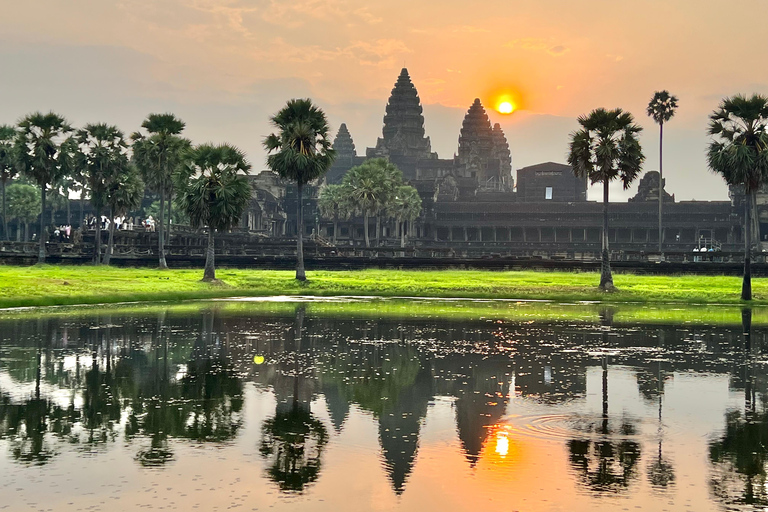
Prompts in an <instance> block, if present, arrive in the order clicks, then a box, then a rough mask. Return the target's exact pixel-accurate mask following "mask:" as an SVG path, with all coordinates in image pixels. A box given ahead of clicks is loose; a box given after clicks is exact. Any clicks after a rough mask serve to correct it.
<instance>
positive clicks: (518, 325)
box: [0, 304, 768, 505]
mask: <svg viewBox="0 0 768 512" xmlns="http://www.w3.org/2000/svg"><path fill="white" fill-rule="evenodd" d="M191 308H192V309H193V310H192V311H191V313H192V314H189V313H190V312H188V311H175V310H173V309H170V310H168V311H165V310H149V311H148V312H146V313H142V314H139V315H133V314H126V313H122V312H121V310H120V309H115V310H113V311H112V313H101V314H97V315H93V316H83V317H81V318H78V317H75V318H69V317H66V316H63V317H56V316H52V317H47V318H46V317H44V318H35V319H31V320H28V319H6V320H2V321H0V446H1V447H2V449H3V450H4V452H5V453H3V454H2V457H9V458H11V459H12V460H15V461H16V462H17V463H18V464H22V465H25V466H34V465H47V464H51V463H53V462H55V461H56V460H57V458H61V457H63V456H65V454H68V453H76V454H78V455H80V456H86V457H99V456H101V455H103V454H106V453H108V452H109V451H110V450H112V449H117V448H118V446H126V447H127V449H128V450H130V451H131V453H132V457H133V459H134V463H135V464H137V465H139V466H140V467H144V468H148V469H151V468H160V469H162V468H164V467H166V466H168V465H169V464H173V463H174V462H176V461H177V459H178V455H177V453H178V450H179V448H180V446H182V444H181V443H193V444H194V445H197V446H209V445H210V446H228V445H232V444H233V443H236V442H237V440H238V439H239V438H240V435H241V432H242V431H243V429H245V428H246V426H247V425H246V424H247V422H248V419H247V418H248V414H247V410H248V403H249V402H248V400H247V396H248V390H249V389H253V390H255V391H256V392H258V393H262V394H263V393H268V394H269V396H270V397H272V402H270V403H271V404H272V405H270V408H271V410H270V411H269V412H268V414H266V413H265V414H264V415H262V416H260V417H259V426H258V436H257V439H255V440H254V442H253V443H252V444H253V446H251V447H250V450H251V451H252V452H253V457H256V458H257V459H258V460H260V461H261V465H262V467H263V472H264V473H263V474H264V476H266V477H267V478H269V479H270V480H271V481H272V482H274V483H275V484H276V485H277V488H278V489H280V490H281V492H286V493H302V492H304V491H306V490H308V489H310V488H311V487H312V486H313V485H314V484H315V483H316V482H317V480H318V478H319V477H320V476H321V475H322V474H323V473H324V471H326V470H327V471H333V468H327V466H326V464H327V461H326V459H327V452H328V450H329V446H330V445H331V442H332V440H333V439H334V437H338V436H339V435H341V433H343V432H344V431H345V429H347V428H350V427H348V423H349V421H350V418H351V416H352V414H353V412H354V413H355V414H363V416H364V417H366V418H368V420H367V421H373V422H374V423H375V426H376V430H377V435H378V442H379V450H378V451H379V457H380V461H381V465H382V467H383V470H384V471H385V473H386V475H387V478H388V480H389V483H390V486H391V489H392V491H394V493H395V494H396V495H400V494H402V493H403V492H404V491H405V490H406V489H407V487H408V485H409V479H410V477H411V475H412V473H413V470H414V466H415V464H416V463H417V461H418V459H419V456H420V450H422V446H421V445H422V437H423V435H424V432H423V431H424V428H425V424H426V419H427V416H428V415H429V414H430V410H432V409H434V408H435V407H436V405H435V404H436V403H438V402H439V403H440V404H445V403H446V401H447V403H448V404H449V407H450V410H451V411H452V415H453V420H452V421H453V425H454V428H455V438H454V439H455V442H457V443H458V446H459V447H460V450H461V452H462V454H463V457H464V459H465V460H466V464H467V466H468V467H470V468H476V467H480V466H482V465H483V464H492V465H499V467H502V466H503V465H505V464H506V465H508V464H514V463H515V460H516V458H517V457H520V455H519V453H518V452H519V450H521V449H523V448H524V447H522V448H521V439H524V438H527V437H529V436H532V437H534V438H536V437H537V436H538V437H542V438H544V437H547V436H559V441H560V442H561V443H562V445H563V446H564V447H565V449H566V450H567V452H566V453H567V466H568V472H569V474H570V475H571V477H572V478H573V479H574V481H575V482H576V483H577V486H578V487H579V488H580V489H582V490H583V492H587V493H593V494H595V495H602V494H614V495H615V494H622V493H626V492H630V491H631V490H632V489H637V488H640V487H644V486H649V488H652V489H655V490H656V491H657V492H667V491H668V490H669V489H673V488H674V487H675V486H676V485H677V482H678V480H679V478H680V476H679V475H680V473H681V472H680V469H679V468H677V467H675V464H676V462H675V461H676V460H679V457H678V458H677V459H676V457H675V456H674V455H675V453H674V450H673V451H670V449H669V447H668V444H667V441H666V440H667V439H668V437H669V433H668V431H669V426H668V425H667V421H668V420H667V416H666V415H667V414H670V412H669V411H668V409H669V408H670V407H675V405H674V403H673V404H669V403H667V401H666V393H667V388H669V387H670V386H672V387H673V388H674V387H675V386H676V385H677V380H678V379H683V380H684V379H686V378H688V377H689V376H691V375H703V376H706V375H714V376H721V377H722V378H724V379H726V380H725V381H724V382H725V383H726V384H725V386H726V387H727V390H728V392H729V393H731V395H733V394H734V392H736V393H737V394H739V396H742V397H743V400H741V401H740V402H739V403H731V402H732V401H731V402H727V405H728V407H726V408H725V409H724V410H722V411H721V412H720V413H718V416H717V417H718V418H719V419H717V420H716V421H715V420H713V424H712V425H708V426H707V428H709V431H708V432H705V437H706V438H707V439H709V441H708V453H707V458H708V459H709V462H710V467H709V470H708V471H709V472H710V478H709V480H710V489H709V492H710V493H711V495H712V496H713V498H714V499H716V500H719V501H721V502H722V503H727V504H749V505H766V504H768V495H767V494H766V491H765V489H766V486H765V484H766V471H765V468H766V463H768V460H767V459H768V455H766V454H767V453H768V452H766V449H765V448H764V447H765V446H768V427H766V425H767V424H768V423H767V422H766V420H768V418H766V409H765V396H766V395H765V392H766V390H767V389H768V385H767V384H768V382H767V381H766V377H765V373H764V371H762V370H763V366H762V363H761V361H762V359H761V357H762V356H763V347H764V346H765V345H764V340H765V336H766V334H767V333H768V329H765V328H762V327H760V328H753V329H752V330H751V335H750V336H749V337H748V338H745V337H744V335H743V334H742V332H741V329H740V328H739V327H738V326H736V327H735V328H734V327H733V326H731V327H690V326H679V325H654V326H644V327H637V326H623V325H616V324H614V323H613V322H612V321H611V318H610V316H611V315H610V314H603V315H602V316H601V318H603V322H602V323H603V324H606V325H599V323H596V324H594V325H589V324H569V323H567V322H562V323H536V322H533V323H530V322H512V321H499V320H490V319H489V320H475V321H451V320H446V319H437V318H393V319H386V318H385V319H381V318H377V319H368V318H365V317H359V318H355V316H354V315H351V316H349V317H346V316H333V315H316V314H312V313H311V312H308V311H307V310H306V308H305V306H304V305H300V304H297V305H295V306H292V307H291V308H288V309H286V308H285V307H283V308H281V309H280V311H279V312H277V313H275V312H269V313H264V312H261V311H259V310H257V311H255V312H249V313H247V314H244V313H243V312H242V310H235V311H230V309H228V307H227V306H226V305H221V306H219V305H208V306H204V307H202V309H200V310H199V311H198V310H196V309H195V308H196V307H195V306H191ZM617 390H618V391H617ZM633 396H635V397H636V398H632V397H633ZM729 396H730V395H729ZM614 397H618V399H617V401H615V402H613V401H612V400H613V399H614ZM627 397H629V398H627ZM630 398H631V400H630ZM674 400H675V401H677V400H679V398H675V399H674ZM441 407H442V406H441ZM541 411H555V412H557V413H558V414H559V415H558V414H550V415H540V416H541V417H538V416H537V415H539V413H540V412H541ZM528 413H530V416H531V417H534V416H536V419H535V420H532V421H528V420H527V419H526V414H528ZM446 442H449V443H450V442H454V441H451V440H450V439H448V440H447V441H446ZM670 442H671V441H670ZM523 444H525V443H523ZM677 449H678V450H679V449H680V448H679V446H678V448H677ZM677 455H679V453H677Z"/></svg>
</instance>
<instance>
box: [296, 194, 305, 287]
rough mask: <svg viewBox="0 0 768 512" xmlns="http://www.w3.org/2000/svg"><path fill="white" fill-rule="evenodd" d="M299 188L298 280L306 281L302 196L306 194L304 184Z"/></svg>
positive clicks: (297, 230) (297, 223)
mask: <svg viewBox="0 0 768 512" xmlns="http://www.w3.org/2000/svg"><path fill="white" fill-rule="evenodd" d="M297 186H298V189H299V190H298V192H299V196H298V203H297V205H296V215H298V218H297V220H296V228H297V229H296V279H297V280H298V281H306V280H307V275H306V274H305V272H304V201H303V200H302V196H303V193H304V184H303V183H301V182H298V183H297Z"/></svg>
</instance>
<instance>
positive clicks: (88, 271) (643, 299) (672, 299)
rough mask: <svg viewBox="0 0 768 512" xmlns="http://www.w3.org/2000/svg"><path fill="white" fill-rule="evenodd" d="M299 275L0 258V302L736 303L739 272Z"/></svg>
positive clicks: (763, 298) (766, 290) (758, 291)
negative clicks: (361, 298)
mask: <svg viewBox="0 0 768 512" xmlns="http://www.w3.org/2000/svg"><path fill="white" fill-rule="evenodd" d="M307 275H308V278H309V282H307V283H298V282H297V281H295V280H294V279H293V276H294V273H293V272H291V271H271V270H229V269H223V270H219V271H218V272H217V277H219V279H221V280H222V281H223V283H222V284H214V285H211V284H207V283H201V282H200V278H201V277H202V270H199V269H195V270H176V269H174V270H167V271H160V270H154V269H145V268H113V267H88V266H52V265H47V266H34V267H14V266H0V307H3V308H8V307H19V306H50V305H73V304H97V303H114V302H130V301H178V300H184V299H197V298H214V297H232V296H264V295H319V296H333V295H379V296H389V297H392V296H405V297H467V298H493V299H527V300H530V299H544V300H554V301H561V302H574V301H602V302H604V303H607V304H621V303H628V302H637V303H646V304H663V303H684V304H739V303H740V300H739V292H740V287H741V278H739V277H726V276H645V275H644V276H638V275H632V274H616V275H615V276H614V279H615V283H616V286H617V287H618V288H619V290H620V291H619V292H616V293H612V294H605V293H601V292H600V291H598V290H597V288H596V284H597V282H598V279H599V276H598V275H597V274H596V273H589V272H585V273H571V272H534V271H524V272H519V271H513V272H492V271H482V270H448V271H419V270H403V271H400V270H360V271H316V272H312V271H310V272H308V274H307ZM753 290H754V295H755V300H754V301H753V303H754V304H755V305H766V304H768V279H755V280H754V281H753Z"/></svg>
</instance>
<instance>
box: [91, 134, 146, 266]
mask: <svg viewBox="0 0 768 512" xmlns="http://www.w3.org/2000/svg"><path fill="white" fill-rule="evenodd" d="M77 144H78V146H79V151H78V154H77V160H78V167H79V169H80V171H81V172H82V174H83V179H84V183H85V185H86V186H87V188H88V191H89V192H90V196H91V204H93V207H94V209H95V210H96V217H97V219H96V239H95V242H94V255H93V260H94V263H96V264H97V265H99V264H100V263H101V216H102V213H103V212H104V209H105V208H107V207H108V206H109V205H110V194H111V193H113V192H114V191H115V189H116V188H119V186H120V181H121V180H122V179H123V177H125V176H127V175H129V174H130V167H131V164H130V159H129V158H128V144H127V142H126V140H125V135H124V134H123V132H122V131H120V129H118V128H117V127H116V126H111V125H107V124H104V123H100V124H88V125H86V126H85V127H84V128H83V129H82V130H79V131H78V132H77ZM133 188H135V187H133ZM112 224H114V216H112V222H111V223H110V226H111V225H112ZM109 250H111V247H110V248H109ZM109 250H108V252H109ZM105 259H106V261H105V263H107V262H108V258H105Z"/></svg>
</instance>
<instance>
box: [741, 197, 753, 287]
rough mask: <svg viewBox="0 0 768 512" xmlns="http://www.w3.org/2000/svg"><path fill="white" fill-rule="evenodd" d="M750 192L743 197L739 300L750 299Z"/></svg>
mask: <svg viewBox="0 0 768 512" xmlns="http://www.w3.org/2000/svg"><path fill="white" fill-rule="evenodd" d="M751 217H752V192H750V191H746V194H745V197H744V280H743V281H742V283H741V300H752V267H751V260H752V219H751Z"/></svg>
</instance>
